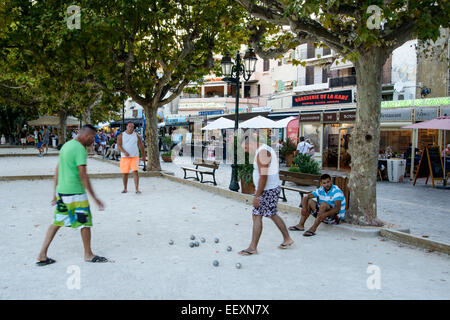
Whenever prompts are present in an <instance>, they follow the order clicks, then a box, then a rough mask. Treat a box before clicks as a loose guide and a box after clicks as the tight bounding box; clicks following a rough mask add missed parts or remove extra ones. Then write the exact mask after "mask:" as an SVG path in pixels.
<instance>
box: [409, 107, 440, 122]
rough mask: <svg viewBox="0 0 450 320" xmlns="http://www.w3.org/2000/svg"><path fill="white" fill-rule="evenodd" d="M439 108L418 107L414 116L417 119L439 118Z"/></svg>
mask: <svg viewBox="0 0 450 320" xmlns="http://www.w3.org/2000/svg"><path fill="white" fill-rule="evenodd" d="M437 111H438V108H417V109H415V110H414V112H415V113H414V118H415V120H416V121H424V120H432V119H434V118H437Z"/></svg>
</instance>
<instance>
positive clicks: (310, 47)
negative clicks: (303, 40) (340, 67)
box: [306, 42, 316, 59]
mask: <svg viewBox="0 0 450 320" xmlns="http://www.w3.org/2000/svg"><path fill="white" fill-rule="evenodd" d="M306 48H307V49H306V51H307V52H306V58H307V59H311V58H315V57H316V48H314V42H308V44H307V47H306Z"/></svg>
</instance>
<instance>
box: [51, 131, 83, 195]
mask: <svg viewBox="0 0 450 320" xmlns="http://www.w3.org/2000/svg"><path fill="white" fill-rule="evenodd" d="M86 161H87V152H86V148H85V147H84V146H83V145H82V144H81V143H80V142H78V140H76V139H73V140H70V141H69V142H66V143H65V144H64V145H63V147H62V148H61V151H60V152H59V167H58V185H57V186H56V192H57V193H64V194H79V193H85V190H84V187H83V183H82V182H81V179H80V174H79V172H78V166H82V165H86Z"/></svg>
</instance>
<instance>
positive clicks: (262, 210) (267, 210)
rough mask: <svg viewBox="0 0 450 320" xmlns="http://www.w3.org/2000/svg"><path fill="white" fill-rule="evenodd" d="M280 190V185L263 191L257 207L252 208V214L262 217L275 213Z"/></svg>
mask: <svg viewBox="0 0 450 320" xmlns="http://www.w3.org/2000/svg"><path fill="white" fill-rule="evenodd" d="M280 192H281V188H280V187H276V188H273V189H269V190H265V191H263V193H262V195H261V197H259V208H253V214H255V215H262V216H264V217H271V216H273V215H275V214H277V212H278V210H277V206H278V197H279V195H280Z"/></svg>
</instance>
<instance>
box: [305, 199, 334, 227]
mask: <svg viewBox="0 0 450 320" xmlns="http://www.w3.org/2000/svg"><path fill="white" fill-rule="evenodd" d="M319 208H320V203H318V202H316V209H315V210H312V211H311V215H312V216H313V217H314V218H317V214H318V213H319ZM339 222H340V219H339V216H338V214H337V213H336V214H334V215H332V216H328V217H326V218H325V220H323V223H326V224H339Z"/></svg>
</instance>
